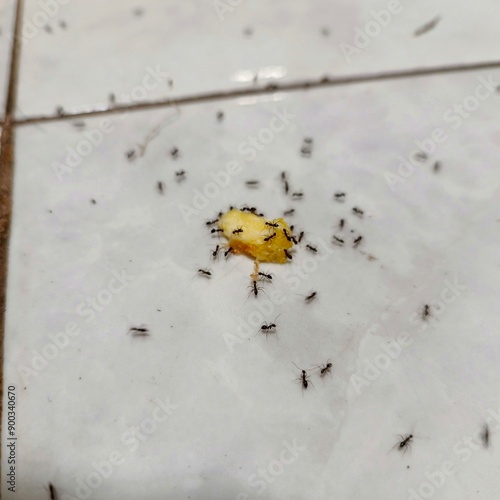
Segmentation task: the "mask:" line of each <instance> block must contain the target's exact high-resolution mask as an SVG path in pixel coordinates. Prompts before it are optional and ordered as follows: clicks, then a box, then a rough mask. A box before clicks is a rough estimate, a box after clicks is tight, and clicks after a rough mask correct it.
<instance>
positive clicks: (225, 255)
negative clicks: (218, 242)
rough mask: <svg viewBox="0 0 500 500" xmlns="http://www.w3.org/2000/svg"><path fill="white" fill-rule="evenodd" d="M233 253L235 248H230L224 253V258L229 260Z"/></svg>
mask: <svg viewBox="0 0 500 500" xmlns="http://www.w3.org/2000/svg"><path fill="white" fill-rule="evenodd" d="M232 251H233V247H229V248H228V249H227V250H226V251H225V252H224V257H226V258H227V256H228V255H229V254H230V253H232Z"/></svg>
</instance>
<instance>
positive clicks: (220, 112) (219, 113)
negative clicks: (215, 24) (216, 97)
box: [216, 111, 224, 122]
mask: <svg viewBox="0 0 500 500" xmlns="http://www.w3.org/2000/svg"><path fill="white" fill-rule="evenodd" d="M216 116H217V121H218V122H221V121H222V120H224V113H223V112H222V111H217V115H216Z"/></svg>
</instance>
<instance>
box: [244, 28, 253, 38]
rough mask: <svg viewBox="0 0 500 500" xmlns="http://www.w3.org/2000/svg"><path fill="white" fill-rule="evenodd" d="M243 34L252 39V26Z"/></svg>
mask: <svg viewBox="0 0 500 500" xmlns="http://www.w3.org/2000/svg"><path fill="white" fill-rule="evenodd" d="M243 34H244V35H245V36H248V37H251V36H252V35H253V28H251V27H250V26H247V27H246V28H245V29H244V30H243Z"/></svg>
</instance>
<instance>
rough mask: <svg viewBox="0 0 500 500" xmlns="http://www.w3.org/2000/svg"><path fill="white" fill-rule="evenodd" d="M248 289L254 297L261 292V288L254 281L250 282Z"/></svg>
mask: <svg viewBox="0 0 500 500" xmlns="http://www.w3.org/2000/svg"><path fill="white" fill-rule="evenodd" d="M248 288H251V291H250V293H252V292H253V294H254V296H255V297H257V295H259V291H261V290H263V288H262V287H261V286H257V281H255V280H253V281H252V284H251V285H250V286H249V287H248Z"/></svg>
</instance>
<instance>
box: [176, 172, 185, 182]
mask: <svg viewBox="0 0 500 500" xmlns="http://www.w3.org/2000/svg"><path fill="white" fill-rule="evenodd" d="M175 178H176V179H177V182H182V181H184V180H185V179H186V171H185V170H179V171H178V172H175Z"/></svg>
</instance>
